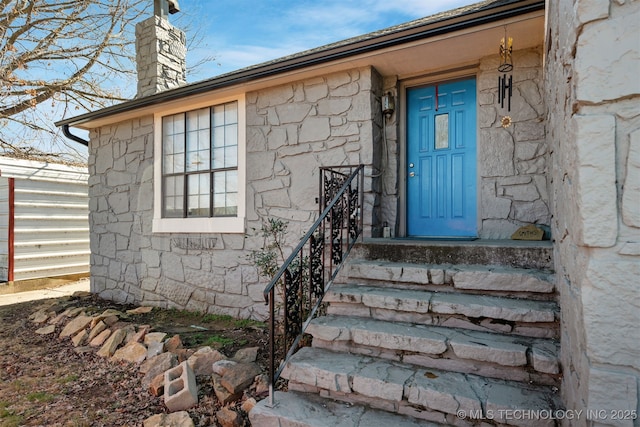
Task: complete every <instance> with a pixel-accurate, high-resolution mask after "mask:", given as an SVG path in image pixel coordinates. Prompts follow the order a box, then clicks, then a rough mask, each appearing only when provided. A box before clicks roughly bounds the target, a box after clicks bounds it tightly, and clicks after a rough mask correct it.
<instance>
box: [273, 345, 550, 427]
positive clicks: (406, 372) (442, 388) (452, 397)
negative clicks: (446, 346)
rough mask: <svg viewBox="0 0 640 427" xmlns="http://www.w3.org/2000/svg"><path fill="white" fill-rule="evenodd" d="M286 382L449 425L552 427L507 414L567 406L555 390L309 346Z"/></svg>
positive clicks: (296, 358) (293, 387)
mask: <svg viewBox="0 0 640 427" xmlns="http://www.w3.org/2000/svg"><path fill="white" fill-rule="evenodd" d="M323 364H324V366H322V365H323ZM380 374H382V375H384V378H381V376H380ZM283 377H284V378H286V379H288V380H289V388H290V389H291V390H296V391H306V392H308V393H318V394H320V395H324V396H328V397H335V398H338V399H340V400H343V399H344V400H347V401H353V402H357V403H362V404H368V405H371V406H374V407H377V408H381V409H385V410H387V411H392V412H398V413H402V414H409V415H412V416H417V417H418V418H424V419H429V420H432V421H434V420H436V419H434V418H432V417H433V414H434V413H436V414H441V415H440V416H442V415H444V419H445V420H446V419H447V417H449V418H451V417H456V418H464V419H466V420H467V421H472V422H475V421H479V420H494V421H497V422H508V423H509V424H514V425H522V426H546V425H549V426H552V425H554V424H553V420H544V419H539V420H533V422H531V421H532V420H508V419H505V417H508V415H507V414H506V412H507V411H520V412H522V411H526V412H531V413H536V411H538V412H537V413H541V411H550V412H553V411H554V410H556V409H558V408H560V407H561V404H560V403H559V398H558V395H557V391H558V390H557V388H554V387H549V386H547V387H541V386H531V385H526V384H522V383H513V382H509V381H504V380H496V379H491V378H485V377H480V376H477V375H470V374H462V373H457V372H447V371H442V370H437V369H430V368H422V367H416V366H411V365H406V364H403V363H398V362H390V361H387V360H383V359H377V358H374V357H370V356H366V355H353V354H341V353H335V352H332V351H329V350H324V349H317V348H313V347H305V348H303V349H301V350H300V351H299V352H298V353H297V354H295V355H294V356H293V357H292V358H291V360H290V361H289V362H288V363H287V366H286V368H285V370H284V371H283ZM423 411H424V412H427V414H426V416H421V415H420V414H421V413H422V412H423ZM512 413H513V412H512ZM461 414H462V415H464V416H461ZM440 419H442V418H440ZM458 421H459V420H458ZM514 421H515V422H514ZM519 421H522V422H519ZM548 421H551V422H550V423H549V422H548Z"/></svg>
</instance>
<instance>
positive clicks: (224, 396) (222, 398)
mask: <svg viewBox="0 0 640 427" xmlns="http://www.w3.org/2000/svg"><path fill="white" fill-rule="evenodd" d="M221 380H222V377H221V376H220V375H217V374H212V375H211V382H212V384H213V392H214V393H215V394H216V398H218V401H219V402H220V403H221V404H223V405H226V404H227V403H231V402H234V401H236V400H238V399H240V398H241V397H242V393H231V392H229V390H227V389H226V388H225V387H224V386H223V385H222V384H221V383H220V381H221Z"/></svg>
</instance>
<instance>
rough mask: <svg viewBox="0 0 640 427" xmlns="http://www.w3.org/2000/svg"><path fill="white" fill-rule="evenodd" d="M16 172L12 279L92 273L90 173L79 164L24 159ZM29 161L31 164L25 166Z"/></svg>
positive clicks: (5, 171) (13, 170)
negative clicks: (88, 182)
mask: <svg viewBox="0 0 640 427" xmlns="http://www.w3.org/2000/svg"><path fill="white" fill-rule="evenodd" d="M20 163H21V164H20V165H16V164H15V163H14V164H12V166H14V167H13V168H9V167H7V165H5V167H4V168H3V166H2V161H0V170H1V171H2V176H3V177H6V176H7V175H9V173H11V175H12V176H15V178H16V180H15V193H14V194H15V203H14V218H15V227H14V233H15V234H14V236H15V241H14V280H15V281H18V280H27V279H37V278H43V277H55V276H62V275H68V274H79V273H88V272H89V257H90V253H91V251H90V247H89V209H88V206H89V198H88V187H87V179H88V174H87V173H86V171H85V170H83V169H81V168H73V167H69V166H65V165H52V164H47V163H44V164H43V163H40V162H25V161H20ZM25 163H28V164H25Z"/></svg>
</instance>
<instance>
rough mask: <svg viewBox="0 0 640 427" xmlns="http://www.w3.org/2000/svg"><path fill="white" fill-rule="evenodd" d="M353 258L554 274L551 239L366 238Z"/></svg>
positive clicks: (357, 247)
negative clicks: (507, 268)
mask: <svg viewBox="0 0 640 427" xmlns="http://www.w3.org/2000/svg"><path fill="white" fill-rule="evenodd" d="M354 252H355V253H354V255H353V256H352V257H351V258H352V259H353V258H361V259H377V260H385V261H390V262H402V263H425V264H440V265H442V264H452V265H484V266H504V267H517V268H527V269H538V270H542V271H553V244H552V242H551V241H550V240H542V241H529V240H486V239H477V240H471V241H466V240H426V239H403V238H402V239H401V238H396V239H377V238H367V239H364V241H363V242H362V243H360V244H358V245H356V246H355V247H354Z"/></svg>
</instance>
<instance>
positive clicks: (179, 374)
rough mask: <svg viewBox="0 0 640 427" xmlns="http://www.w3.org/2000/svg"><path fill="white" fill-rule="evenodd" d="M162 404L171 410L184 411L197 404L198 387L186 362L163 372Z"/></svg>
mask: <svg viewBox="0 0 640 427" xmlns="http://www.w3.org/2000/svg"><path fill="white" fill-rule="evenodd" d="M164 404H165V406H166V407H167V408H168V409H169V410H170V411H171V412H176V411H184V410H187V409H189V408H192V407H194V406H195V405H197V404H198V387H197V384H196V377H195V375H194V374H193V370H191V368H190V367H189V365H188V364H187V362H182V363H181V364H179V365H178V366H176V367H175V368H172V369H169V370H168V371H166V372H165V373H164Z"/></svg>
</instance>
